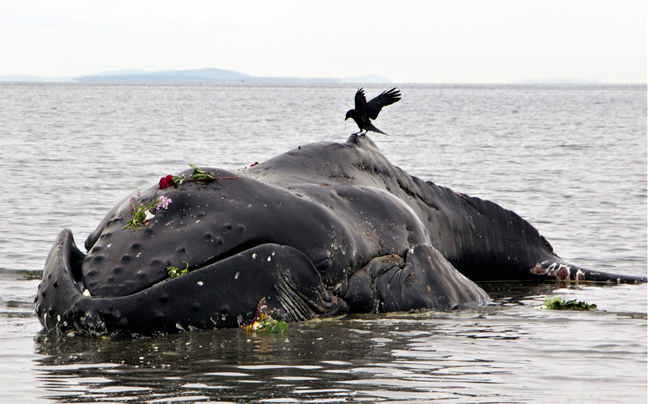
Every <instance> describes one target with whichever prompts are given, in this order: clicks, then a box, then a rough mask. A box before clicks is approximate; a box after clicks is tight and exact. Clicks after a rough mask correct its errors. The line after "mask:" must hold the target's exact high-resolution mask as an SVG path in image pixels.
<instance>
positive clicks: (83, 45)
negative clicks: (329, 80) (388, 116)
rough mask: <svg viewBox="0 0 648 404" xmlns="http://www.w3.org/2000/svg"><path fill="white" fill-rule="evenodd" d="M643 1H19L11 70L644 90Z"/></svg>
mask: <svg viewBox="0 0 648 404" xmlns="http://www.w3.org/2000/svg"><path fill="white" fill-rule="evenodd" d="M646 3H647V2H646V0H632V1H628V0H606V1H596V0H584V1H570V0H556V1H553V0H537V1H524V0H514V1H513V0H512V1H463V0H443V1H431V0H425V1H380V0H378V1H376V0H374V1H348V0H346V1H334V0H327V1H320V2H314V1H305V0H301V1H255V2H250V1H241V0H239V1H234V2H221V1H215V0H204V1H203V0H200V1H193V0H183V1H170V0H151V1H138V0H128V1H122V0H110V1H103V0H92V1H91V0H88V1H74V0H56V1H51V0H43V1H35V0H16V1H4V2H3V4H2V7H1V11H0V75H5V74H30V75H41V76H78V75H86V74H93V73H99V72H102V71H109V70H121V69H143V70H176V69H198V68H205V67H217V68H222V69H230V70H237V71H240V72H243V73H247V74H250V75H255V76H300V77H335V78H348V77H355V76H361V75H368V74H373V75H379V76H384V77H387V78H389V79H391V80H392V81H394V82H427V83H505V82H517V81H522V80H528V79H580V80H593V81H599V82H604V83H645V82H646V70H647V59H648V56H647V48H648V45H647V39H646V38H647V35H648V34H647V28H646V25H647V13H648V10H647V7H646Z"/></svg>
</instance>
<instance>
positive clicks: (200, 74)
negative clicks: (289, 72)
mask: <svg viewBox="0 0 648 404" xmlns="http://www.w3.org/2000/svg"><path fill="white" fill-rule="evenodd" d="M0 81H48V82H49V81H76V82H80V83H278V84H293V83H294V84H300V83H390V82H391V81H390V80H389V79H386V78H384V77H379V76H360V77H355V78H350V79H336V78H327V77H260V76H250V75H249V74H245V73H241V72H237V71H234V70H224V69H216V68H208V69H193V70H162V71H146V70H134V69H130V70H117V71H108V72H103V73H98V74H93V75H89V76H81V77H65V78H48V77H38V76H26V75H9V76H0Z"/></svg>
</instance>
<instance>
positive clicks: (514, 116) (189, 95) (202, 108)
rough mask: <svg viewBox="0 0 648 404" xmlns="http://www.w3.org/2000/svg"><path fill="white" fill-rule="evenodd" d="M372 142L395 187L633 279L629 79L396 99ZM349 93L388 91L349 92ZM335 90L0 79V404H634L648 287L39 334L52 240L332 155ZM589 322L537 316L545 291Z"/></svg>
mask: <svg viewBox="0 0 648 404" xmlns="http://www.w3.org/2000/svg"><path fill="white" fill-rule="evenodd" d="M398 87H399V88H400V89H401V92H402V94H403V99H402V101H401V102H399V103H397V104H394V105H392V106H389V107H387V108H385V109H384V110H383V111H382V112H381V116H380V117H379V119H378V120H377V122H376V126H378V127H379V128H380V129H382V130H383V131H385V132H387V133H389V134H390V135H389V136H382V135H379V134H372V135H370V136H371V138H372V139H373V140H374V141H375V142H376V143H377V145H378V146H379V147H380V148H381V150H382V151H383V152H384V154H385V155H386V156H387V158H389V159H390V160H391V161H392V162H393V163H394V164H395V165H398V166H400V167H401V168H403V169H404V170H406V171H408V172H409V173H410V174H412V175H415V176H418V177H421V178H422V179H425V180H431V181H433V182H435V183H437V184H439V185H443V186H447V187H450V188H452V189H453V190H455V191H458V192H463V193H467V194H470V195H472V196H479V197H482V198H484V199H489V200H491V201H494V202H496V203H498V204H500V205H502V206H503V207H505V208H507V209H511V210H513V211H515V212H517V213H518V214H520V215H521V216H522V217H524V218H525V219H527V220H528V221H529V222H531V223H532V224H533V225H534V226H535V227H536V228H538V230H539V231H540V233H542V234H543V235H544V236H545V237H546V238H547V239H548V240H549V241H550V243H551V244H552V245H553V247H554V249H555V251H556V252H557V254H558V255H560V256H561V257H562V258H564V259H566V260H567V261H570V262H573V263H575V264H579V265H581V266H583V267H587V268H593V269H601V270H605V271H614V272H619V273H626V274H635V275H641V274H644V275H645V274H646V270H647V264H646V249H647V248H646V237H647V235H646V228H647V225H646V211H647V206H646V187H647V179H646V156H647V145H646V140H647V130H646V115H647V110H646V99H647V92H646V86H645V85H640V86H584V85H577V86H574V85H568V86H545V85H533V86H524V85H519V86H516V85H483V86H481V85H460V86H452V85H443V86H441V85H439V86H435V85H399V86H398ZM365 89H366V93H367V96H368V98H371V97H373V96H375V95H377V94H378V93H379V92H380V91H382V90H384V89H387V86H386V85H381V86H379V87H377V86H375V85H371V86H368V87H365ZM355 90H356V88H355V87H354V86H352V85H294V86H289V85H281V86H272V85H91V84H5V83H1V84H0V157H1V158H0V173H2V185H3V189H4V196H3V198H0V280H1V284H0V363H2V365H3V366H2V368H1V369H0V402H24V403H27V402H62V403H68V402H98V401H100V402H124V401H127V402H176V401H183V402H314V403H328V402H356V401H358V402H361V401H364V402H388V403H395V402H408V403H410V402H421V403H423V402H430V401H434V400H443V401H444V402H451V403H455V402H457V403H464V402H465V403H470V402H484V403H485V402H488V403H494V402H496V403H500V402H504V403H527V402H535V403H544V402H576V403H581V402H582V403H591V402H601V403H609V402H619V403H621V402H623V403H630V402H632V403H634V402H637V403H645V402H646V398H647V391H646V376H647V374H646V373H647V368H646V366H647V365H646V364H647V362H646V358H647V348H646V340H647V315H646V313H647V308H646V295H647V291H648V289H647V287H646V285H639V286H618V287H597V286H579V287H575V286H571V287H569V286H568V285H559V284H543V285H510V284H491V285H485V287H486V288H487V290H488V291H489V292H490V293H491V295H492V297H493V298H494V304H493V305H491V306H487V307H481V308H474V309H469V310H459V311H454V312H450V313H438V312H437V313H435V312H430V313H419V314H410V313H399V314H391V315H384V316H348V317H343V318H336V319H328V320H324V321H310V322H306V323H300V324H293V325H291V327H290V329H289V330H288V331H287V332H286V333H285V334H282V335H275V334H272V335H266V334H262V335H254V334H253V335H246V334H245V332H242V331H241V330H215V331H208V332H192V333H186V334H180V335H171V336H168V337H164V338H156V339H144V340H127V339H109V338H102V339H94V338H84V337H77V338H55V337H51V336H46V335H44V334H42V333H41V326H40V324H39V322H38V320H37V319H36V318H35V316H34V315H33V314H32V311H33V298H34V295H35V293H36V287H37V285H38V283H39V278H40V276H41V272H40V271H42V265H43V264H44V261H45V257H46V256H47V253H48V251H49V248H50V247H51V245H52V243H53V241H54V238H55V237H56V235H57V234H58V232H59V231H60V230H61V229H63V228H70V229H72V231H73V232H74V235H75V236H76V237H75V238H76V241H77V244H78V245H79V246H80V247H81V246H82V245H83V241H84V240H85V237H86V236H87V235H88V234H89V233H90V232H91V231H92V230H94V228H95V226H96V225H97V224H98V223H99V221H100V220H101V219H102V218H103V216H104V215H105V213H106V212H107V211H108V210H109V209H110V208H111V207H112V206H113V205H114V204H115V203H116V202H118V201H119V200H120V199H122V198H123V197H124V196H125V195H127V194H128V193H129V192H130V191H131V190H133V189H136V188H138V187H142V186H144V185H146V184H149V183H151V182H157V180H158V179H159V178H160V177H161V176H163V175H166V174H169V173H175V172H178V171H181V170H184V169H185V168H188V166H187V163H190V162H191V163H195V164H198V165H205V166H215V167H223V168H227V169H233V170H236V169H238V168H242V167H245V166H249V165H250V164H252V163H254V162H255V161H263V160H266V159H268V158H270V157H272V156H274V155H276V154H279V153H282V152H284V151H287V150H289V149H292V148H295V147H297V146H299V145H302V144H305V143H310V142H315V141H335V142H344V141H345V140H346V138H347V137H348V136H349V134H351V133H352V132H355V131H356V130H357V128H356V127H355V124H354V123H353V122H351V121H350V120H349V121H347V122H345V121H344V115H345V112H346V110H347V109H349V108H351V107H353V95H354V93H355ZM553 295H557V296H561V297H563V298H570V299H573V298H577V299H579V300H585V301H587V302H589V303H595V304H597V305H598V307H599V310H597V311H595V312H584V313H571V312H552V311H546V310H539V309H537V307H536V306H538V305H540V304H541V303H542V302H543V300H544V298H545V297H546V296H553Z"/></svg>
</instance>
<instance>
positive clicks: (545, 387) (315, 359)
mask: <svg viewBox="0 0 648 404" xmlns="http://www.w3.org/2000/svg"><path fill="white" fill-rule="evenodd" d="M484 286H485V288H486V289H488V290H489V292H490V293H491V296H494V297H495V301H494V303H493V304H492V305H490V306H486V307H478V308H469V309H464V310H458V311H453V312H446V313H439V312H427V313H392V314H388V315H381V316H371V315H366V316H347V317H343V318H335V319H328V320H315V321H309V322H305V323H299V324H291V326H290V328H289V330H288V331H287V332H285V333H284V334H274V333H257V334H254V333H253V334H246V333H245V331H243V330H240V329H225V330H214V331H203V332H189V333H184V334H178V335H168V336H165V337H159V338H150V339H136V340H133V339H127V338H108V337H106V338H87V337H74V338H66V337H54V336H48V335H43V334H40V335H38V336H37V337H36V338H35V347H36V353H37V354H38V355H39V358H38V359H37V360H36V362H37V366H36V368H35V369H36V372H37V375H38V376H37V378H38V380H37V383H38V384H39V385H40V386H41V388H42V389H44V390H45V394H44V396H45V397H46V398H48V399H50V400H53V401H56V402H96V401H102V402H123V401H128V402H140V401H146V402H170V401H174V402H175V401H185V402H207V401H210V402H348V401H354V402H355V401H369V402H378V401H380V402H398V401H407V402H429V401H432V400H444V402H531V401H535V400H538V401H541V402H542V401H544V400H546V399H549V398H552V397H553V399H556V400H560V398H561V397H563V398H564V394H565V391H569V396H570V397H580V398H582V399H583V400H586V399H588V397H590V396H591V397H594V396H597V397H599V398H601V397H608V398H612V399H614V398H618V397H617V395H618V394H619V393H618V391H619V390H621V391H626V394H630V395H633V394H634V395H636V394H637V391H641V390H638V388H639V389H640V388H641V385H642V383H644V384H643V386H644V387H645V381H642V376H641V374H639V375H638V377H634V378H630V379H628V380H627V381H626V384H625V385H624V384H623V378H624V377H626V376H624V372H627V369H628V367H630V368H635V369H641V368H642V366H643V367H644V368H645V358H642V355H643V356H644V357H645V344H643V343H642V342H641V341H636V338H634V339H635V341H634V342H633V337H632V336H631V335H635V336H636V335H641V333H642V332H643V333H644V335H645V325H646V324H645V320H646V317H645V312H644V313H638V317H636V318H632V317H631V316H630V317H628V316H624V315H621V314H619V313H606V312H599V313H594V312H589V313H588V312H586V313H564V312H550V311H547V310H539V309H537V308H536V307H537V306H539V305H540V304H541V303H542V301H543V299H544V295H548V294H551V293H552V291H554V290H555V289H556V288H557V287H558V286H559V285H555V284H544V285H535V286H525V285H523V284H515V285H511V284H503V283H500V284H490V285H484ZM637 288H639V289H641V288H643V293H644V294H645V287H642V286H639V287H634V289H627V290H637ZM559 290H560V291H561V292H562V293H563V294H564V293H569V291H570V289H559ZM607 290H613V291H612V293H611V294H610V296H613V295H614V294H615V293H618V292H623V290H621V288H620V287H618V288H596V287H586V288H582V287H581V288H575V289H574V291H575V292H578V293H581V294H582V293H590V294H597V293H598V294H599V298H598V301H601V300H602V301H605V299H604V297H605V293H606V291H607ZM638 292H639V293H641V292H640V291H638ZM601 293H602V294H601ZM529 296H530V297H529ZM585 298H586V297H585ZM644 304H645V300H644ZM639 307H640V308H641V306H639ZM602 321H613V322H614V324H615V325H616V326H617V327H620V328H619V331H618V332H617V333H616V334H610V335H606V337H605V338H606V342H605V343H604V342H603V341H600V340H599V338H598V335H597V332H598V333H600V330H601V327H602V325H601V324H602ZM597 330H598V331H597ZM593 358H594V359H595V360H596V358H598V360H599V361H606V362H608V366H606V367H601V366H600V365H599V367H598V370H595V371H592V370H591V369H588V366H587V363H588V362H591V361H592V360H593ZM642 361H643V362H642ZM601 372H603V374H601ZM635 376H637V375H635ZM644 376H645V372H644ZM605 377H610V378H611V380H614V381H615V383H616V386H615V383H610V384H605V383H604V384H599V383H598V381H599V380H600V379H601V378H605ZM619 383H620V384H619ZM592 385H596V386H599V387H597V389H598V390H596V389H595V390H596V391H590V390H591V389H592ZM620 397H623V395H621V396H620ZM631 397H635V396H631ZM635 398H636V397H635ZM576 401H578V400H576ZM613 401H614V400H613Z"/></svg>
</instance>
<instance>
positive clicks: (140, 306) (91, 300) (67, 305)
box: [35, 229, 348, 334]
mask: <svg viewBox="0 0 648 404" xmlns="http://www.w3.org/2000/svg"><path fill="white" fill-rule="evenodd" d="M84 257H85V255H84V254H83V253H82V252H81V251H80V250H79V249H78V248H77V247H76V245H75V243H74V239H73V237H72V233H71V232H70V231H69V230H67V229H66V230H63V231H61V233H60V234H59V236H58V237H57V239H56V241H55V243H54V246H53V247H52V249H51V251H50V255H49V256H48V258H47V261H46V264H45V270H44V272H43V281H42V282H41V284H40V285H39V288H38V293H37V296H36V299H35V311H36V313H37V315H38V318H39V320H40V321H41V323H42V324H43V326H44V327H45V329H46V330H48V331H49V330H57V331H59V332H68V331H69V330H76V331H79V332H82V333H88V332H90V333H99V334H101V333H104V332H111V331H115V330H127V331H128V332H131V333H132V332H136V333H141V334H150V333H152V332H157V331H162V332H177V331H178V330H185V329H191V328H198V329H208V328H222V327H237V326H240V325H241V324H244V323H246V321H249V320H251V319H252V318H253V317H254V315H255V314H256V312H257V307H258V305H259V302H261V301H262V300H263V301H267V305H268V307H271V308H273V309H277V310H278V311H279V310H280V311H281V312H282V313H284V316H285V317H286V320H288V321H303V320H308V319H310V318H313V317H314V316H316V315H331V314H335V313H338V312H346V311H347V310H348V306H346V303H345V302H344V301H343V300H342V299H340V298H337V297H335V296H333V295H331V294H330V292H328V291H327V290H326V288H325V287H324V285H323V284H322V280H321V278H320V275H319V273H318V271H317V269H316V268H315V266H314V265H313V263H312V262H311V260H310V259H309V258H308V257H306V256H305V255H304V254H303V253H301V252H300V251H299V250H296V249H294V248H292V247H289V246H283V245H279V244H272V243H261V244H258V243H248V244H246V245H242V246H240V247H239V248H237V249H236V250H232V251H230V253H228V254H227V255H223V256H220V257H218V258H217V259H214V260H213V262H207V263H205V264H204V265H201V266H200V267H198V268H193V269H192V270H191V271H190V272H188V273H186V274H182V275H180V276H177V277H173V278H170V277H167V278H166V279H163V280H161V281H158V282H155V283H152V284H150V285H149V286H148V287H146V288H144V289H142V290H140V291H137V292H135V293H131V294H128V295H122V296H109V297H105V296H93V295H91V294H90V293H89V291H88V289H87V288H86V285H85V282H84V279H83V274H82V271H81V269H82V264H83V261H84ZM96 330H100V332H97V331H96Z"/></svg>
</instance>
